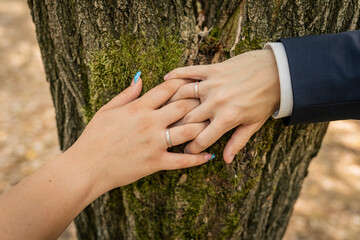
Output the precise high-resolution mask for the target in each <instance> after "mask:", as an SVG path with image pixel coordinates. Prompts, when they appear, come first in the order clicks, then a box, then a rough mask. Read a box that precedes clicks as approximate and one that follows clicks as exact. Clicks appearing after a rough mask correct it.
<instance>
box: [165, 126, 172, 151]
mask: <svg viewBox="0 0 360 240" xmlns="http://www.w3.org/2000/svg"><path fill="white" fill-rule="evenodd" d="M165 136H166V142H167V145H168V148H171V147H172V143H171V139H170V129H169V128H167V129H166V132H165Z"/></svg>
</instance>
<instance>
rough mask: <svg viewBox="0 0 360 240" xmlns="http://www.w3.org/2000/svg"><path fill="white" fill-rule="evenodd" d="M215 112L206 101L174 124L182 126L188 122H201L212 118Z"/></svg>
mask: <svg viewBox="0 0 360 240" xmlns="http://www.w3.org/2000/svg"><path fill="white" fill-rule="evenodd" d="M213 115H214V113H213V112H212V109H211V108H209V107H208V105H207V104H206V102H204V103H201V104H200V105H199V106H197V107H196V108H195V109H193V110H192V111H191V112H189V113H187V114H186V115H185V116H184V117H183V118H182V119H180V120H179V121H177V122H176V123H175V124H173V126H181V125H185V124H188V123H199V122H204V121H207V120H208V119H211V118H212V116H213Z"/></svg>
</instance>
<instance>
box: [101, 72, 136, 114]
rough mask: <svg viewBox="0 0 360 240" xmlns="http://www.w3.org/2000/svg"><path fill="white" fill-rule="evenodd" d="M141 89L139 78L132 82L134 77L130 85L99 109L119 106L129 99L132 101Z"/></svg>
mask: <svg viewBox="0 0 360 240" xmlns="http://www.w3.org/2000/svg"><path fill="white" fill-rule="evenodd" d="M141 90H142V81H141V78H139V79H138V81H137V82H136V84H135V83H134V79H133V81H132V83H131V86H129V87H128V88H126V89H125V90H124V91H122V92H121V93H120V94H118V95H117V96H116V97H114V98H113V99H112V100H111V101H110V102H108V103H107V104H105V105H104V106H103V107H102V108H101V109H102V110H107V109H111V108H116V107H120V106H122V105H124V104H127V103H129V102H131V101H134V100H135V99H136V98H138V97H139V96H140V93H141Z"/></svg>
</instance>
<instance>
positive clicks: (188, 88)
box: [168, 82, 203, 103]
mask: <svg viewBox="0 0 360 240" xmlns="http://www.w3.org/2000/svg"><path fill="white" fill-rule="evenodd" d="M195 84H197V87H196V88H197V89H195ZM200 85H202V82H197V83H195V82H193V83H188V84H185V85H183V86H181V87H180V88H179V89H178V90H177V91H176V93H175V94H174V95H173V96H172V97H171V98H170V100H169V102H168V103H171V102H175V101H177V100H179V99H186V98H201V97H202V95H201V94H202V93H203V92H201V91H200V88H201V86H200ZM196 90H197V91H196ZM195 91H196V92H197V94H195ZM196 95H197V96H196Z"/></svg>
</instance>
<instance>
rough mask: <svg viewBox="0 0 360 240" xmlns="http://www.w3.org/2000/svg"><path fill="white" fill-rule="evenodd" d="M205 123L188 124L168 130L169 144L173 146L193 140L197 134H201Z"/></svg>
mask: <svg viewBox="0 0 360 240" xmlns="http://www.w3.org/2000/svg"><path fill="white" fill-rule="evenodd" d="M207 125H208V123H207V122H202V123H190V124H186V125H183V126H178V127H172V128H169V131H170V139H171V144H172V145H173V146H176V145H179V144H182V143H185V142H188V141H190V140H193V139H194V138H195V137H196V136H197V135H198V134H199V133H201V132H202V131H203V130H204V129H205V128H206V126H207Z"/></svg>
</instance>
